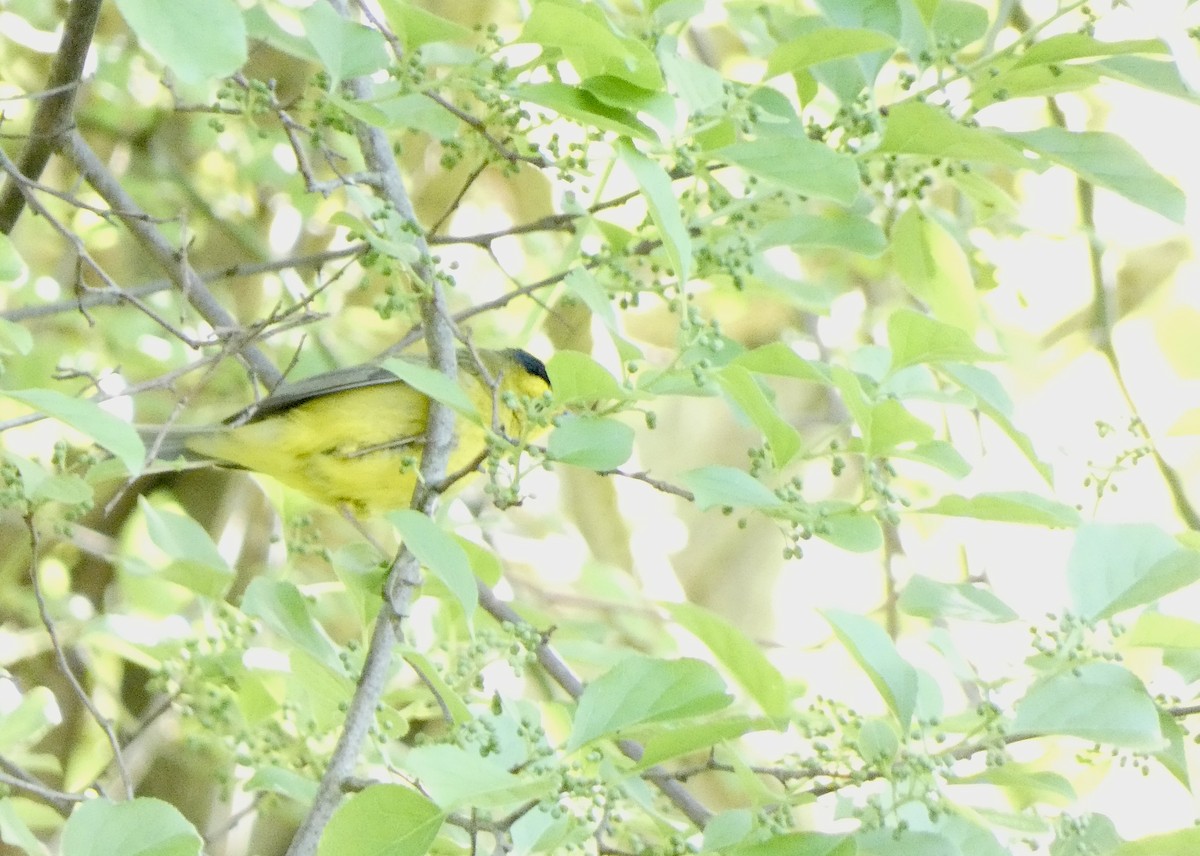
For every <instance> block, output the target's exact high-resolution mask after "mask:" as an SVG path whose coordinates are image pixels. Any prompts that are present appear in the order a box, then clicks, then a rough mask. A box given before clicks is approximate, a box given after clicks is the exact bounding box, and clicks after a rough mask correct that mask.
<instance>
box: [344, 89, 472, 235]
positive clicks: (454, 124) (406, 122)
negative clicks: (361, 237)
mask: <svg viewBox="0 0 1200 856" xmlns="http://www.w3.org/2000/svg"><path fill="white" fill-rule="evenodd" d="M328 97H329V99H330V102H331V103H333V104H336V105H337V106H338V107H341V108H342V109H343V110H345V111H347V112H348V113H350V114H351V115H352V116H354V117H355V118H356V119H361V120H362V121H364V122H366V123H367V124H368V125H373V126H375V127H376V128H407V129H408V130H410V131H417V132H419V133H423V134H428V135H429V136H431V137H433V138H434V139H436V140H451V139H454V138H455V137H457V136H458V134H459V133H460V132H461V130H462V121H461V120H460V119H459V118H458V117H457V116H455V115H454V114H453V113H451V112H450V111H448V110H447V109H446V108H445V107H443V106H442V105H441V104H438V103H437V102H436V101H434V100H433V99H432V98H428V97H426V96H425V95H423V94H421V93H419V92H410V93H408V94H406V95H401V96H400V97H398V98H377V99H375V100H374V101H371V102H365V101H351V100H350V99H347V98H339V97H336V96H335V95H334V94H332V93H331V94H330V95H329V96H328ZM366 234H367V235H371V231H368V232H367V233H366ZM375 241H376V242H378V244H379V248H381V249H382V248H384V247H385V244H386V241H387V239H385V238H380V237H378V236H376V237H375ZM372 246H374V242H373V243H372ZM408 252H409V247H408V246H406V245H405V246H404V250H403V253H404V254H405V255H407V254H408Z"/></svg>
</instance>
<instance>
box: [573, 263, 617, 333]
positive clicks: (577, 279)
mask: <svg viewBox="0 0 1200 856" xmlns="http://www.w3.org/2000/svg"><path fill="white" fill-rule="evenodd" d="M563 285H565V286H566V287H567V290H568V291H570V292H571V294H572V295H574V296H575V297H577V298H579V300H580V301H582V303H583V305H584V306H586V307H587V308H588V309H590V310H591V311H592V314H593V315H595V316H596V317H597V318H599V319H600V320H601V321H603V322H604V326H605V327H607V328H608V329H609V330H610V331H612V332H614V333H615V332H616V331H617V314H616V312H614V311H613V304H612V297H611V296H610V295H609V293H608V292H607V291H606V290H605V289H604V286H602V285H601V284H600V280H598V279H596V277H595V276H594V275H593V274H592V272H591V271H589V270H587V269H586V268H582V267H576V268H571V270H569V271H567V275H566V276H565V277H564V278H563Z"/></svg>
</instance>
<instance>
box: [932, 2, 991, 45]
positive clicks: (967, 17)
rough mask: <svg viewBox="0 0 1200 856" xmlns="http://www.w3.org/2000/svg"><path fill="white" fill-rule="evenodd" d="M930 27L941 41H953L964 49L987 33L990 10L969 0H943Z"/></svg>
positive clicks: (938, 5)
mask: <svg viewBox="0 0 1200 856" xmlns="http://www.w3.org/2000/svg"><path fill="white" fill-rule="evenodd" d="M929 29H930V30H931V31H932V32H933V35H934V36H935V37H936V38H937V39H938V40H939V42H940V43H943V44H944V43H947V42H949V43H953V44H954V45H956V46H957V49H958V50H962V48H965V47H966V46H967V45H969V44H971V43H972V42H976V41H978V40H979V39H982V38H983V37H984V36H985V35H987V29H988V12H987V10H986V9H984V8H983V7H982V6H979V5H977V4H975V3H971V2H969V0H941V2H939V3H938V4H937V9H936V10H935V11H934V13H933V18H932V20H930V22H929Z"/></svg>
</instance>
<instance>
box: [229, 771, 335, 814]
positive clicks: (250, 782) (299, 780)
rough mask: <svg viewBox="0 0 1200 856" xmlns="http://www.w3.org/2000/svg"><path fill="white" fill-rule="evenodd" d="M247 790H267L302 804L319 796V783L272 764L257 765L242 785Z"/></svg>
mask: <svg viewBox="0 0 1200 856" xmlns="http://www.w3.org/2000/svg"><path fill="white" fill-rule="evenodd" d="M242 787H243V790H244V791H246V792H253V791H266V792H267V793H272V794H279V795H281V796H285V797H287V798H288V799H291V800H295V801H296V802H298V803H300V804H301V805H307V804H308V803H311V802H312V801H313V800H314V799H315V798H316V796H317V789H318V784H317V782H315V781H313V780H312V779H310V778H308V777H307V776H302V775H300V774H299V773H294V772H292V771H291V770H285V769H283V768H282V767H274V766H270V765H266V766H261V767H256V768H255V770H254V775H252V776H251V777H250V778H249V779H247V780H246V784H245V785H243V786H242Z"/></svg>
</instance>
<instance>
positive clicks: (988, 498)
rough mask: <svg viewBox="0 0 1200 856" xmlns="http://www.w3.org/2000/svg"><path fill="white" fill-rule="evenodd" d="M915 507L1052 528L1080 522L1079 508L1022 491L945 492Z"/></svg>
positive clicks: (922, 509) (951, 515)
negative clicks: (922, 506)
mask: <svg viewBox="0 0 1200 856" xmlns="http://www.w3.org/2000/svg"><path fill="white" fill-rule="evenodd" d="M918 511H920V513H922V514H941V515H945V516H946V517H970V518H972V519H975V520H996V521H999V522H1001V523H1023V524H1027V525H1030V526H1049V527H1052V528H1056V529H1057V528H1069V527H1074V526H1078V525H1079V524H1080V517H1079V512H1078V511H1076V510H1075V509H1074V508H1073V507H1072V506H1069V505H1065V504H1063V503H1061V502H1058V501H1056V500H1053V499H1046V498H1045V497H1041V496H1038V495H1037V494H1033V493H1026V492H1025V491H1001V492H996V493H981V494H977V495H975V496H969V497H968V496H959V495H958V494H947V495H946V496H943V497H942V498H941V499H939V500H938V501H937V502H935V503H934V504H933V505H930V506H927V507H926V508H921V509H918Z"/></svg>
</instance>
